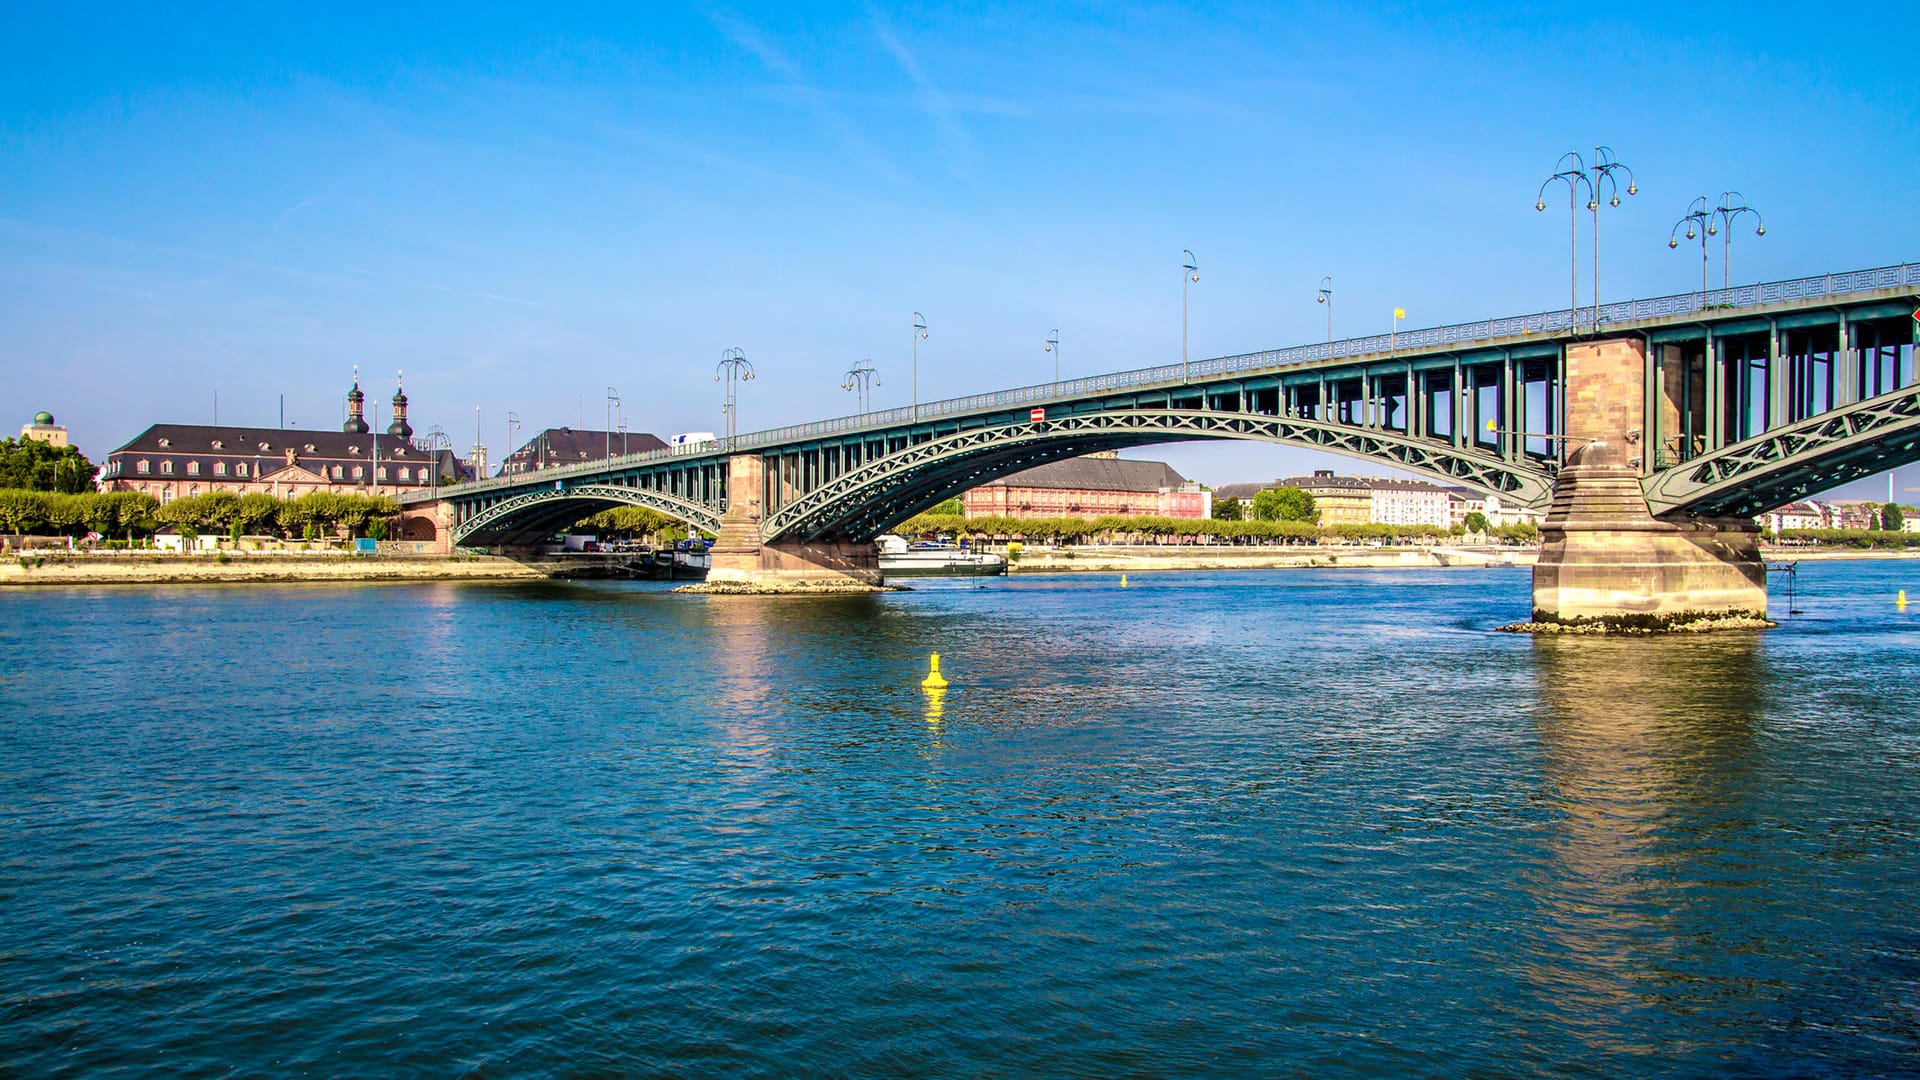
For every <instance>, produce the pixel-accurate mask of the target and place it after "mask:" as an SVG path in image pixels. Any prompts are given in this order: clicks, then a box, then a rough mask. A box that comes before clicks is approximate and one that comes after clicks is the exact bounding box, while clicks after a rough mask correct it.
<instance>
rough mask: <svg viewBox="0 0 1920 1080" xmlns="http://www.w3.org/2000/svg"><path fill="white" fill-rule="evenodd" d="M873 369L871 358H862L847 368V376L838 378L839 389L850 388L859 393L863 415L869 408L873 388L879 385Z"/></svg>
mask: <svg viewBox="0 0 1920 1080" xmlns="http://www.w3.org/2000/svg"><path fill="white" fill-rule="evenodd" d="M874 370H875V369H874V366H873V361H872V360H862V361H860V362H859V363H857V364H855V365H853V366H852V367H850V368H848V369H847V377H846V378H844V379H841V380H840V389H842V390H852V391H854V392H855V393H857V394H859V396H860V412H861V414H862V415H865V414H866V413H867V411H868V409H869V408H870V406H869V402H870V400H871V397H872V393H873V388H874V387H876V386H879V385H880V380H879V379H876V378H874V377H873V373H874Z"/></svg>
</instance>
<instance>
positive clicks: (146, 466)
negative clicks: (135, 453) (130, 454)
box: [133, 458, 153, 476]
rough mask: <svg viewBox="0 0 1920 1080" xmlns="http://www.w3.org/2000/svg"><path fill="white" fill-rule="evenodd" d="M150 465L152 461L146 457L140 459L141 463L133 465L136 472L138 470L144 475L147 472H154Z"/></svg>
mask: <svg viewBox="0 0 1920 1080" xmlns="http://www.w3.org/2000/svg"><path fill="white" fill-rule="evenodd" d="M150 465H151V462H149V461H147V459H146V458H141V459H140V463H139V464H137V465H135V466H134V467H133V471H134V472H137V473H140V474H141V475H143V476H144V475H145V474H147V473H149V472H152V471H153V470H152V469H151V468H150V467H149V466H150Z"/></svg>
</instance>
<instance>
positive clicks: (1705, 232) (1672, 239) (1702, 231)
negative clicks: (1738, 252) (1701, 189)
mask: <svg viewBox="0 0 1920 1080" xmlns="http://www.w3.org/2000/svg"><path fill="white" fill-rule="evenodd" d="M1713 216H1714V215H1713V211H1712V210H1710V209H1708V207H1707V197H1706V196H1705V195H1696V196H1694V198H1693V202H1691V203H1689V204H1688V205H1687V212H1686V213H1685V214H1683V215H1681V217H1680V220H1679V221H1676V222H1674V223H1673V229H1672V231H1670V232H1669V233H1667V247H1669V248H1677V247H1679V246H1680V239H1679V232H1680V226H1682V225H1685V226H1686V227H1687V239H1689V240H1692V239H1694V238H1696V237H1698V238H1699V240H1700V306H1701V307H1706V306H1707V237H1709V236H1712V235H1713V234H1714V233H1716V232H1718V231H1719V229H1720V226H1719V225H1718V224H1716V223H1715V222H1714V220H1713Z"/></svg>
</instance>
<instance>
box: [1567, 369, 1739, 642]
mask: <svg viewBox="0 0 1920 1080" xmlns="http://www.w3.org/2000/svg"><path fill="white" fill-rule="evenodd" d="M1646 372H1647V363H1646V351H1645V347H1644V346H1643V344H1642V343H1641V342H1640V341H1638V340H1634V339H1622V338H1616V339H1612V340H1605V341H1594V342H1586V343H1581V344H1575V345H1569V346H1568V348H1567V359H1566V395H1567V396H1566V402H1567V435H1568V442H1567V446H1568V449H1569V453H1568V454H1567V457H1566V465H1565V467H1564V468H1563V469H1562V470H1561V472H1560V476H1559V478H1558V480H1557V481H1556V482H1555V484H1554V491H1553V505H1552V508H1551V509H1550V510H1549V511H1548V512H1547V519H1546V523H1545V525H1544V527H1543V529H1542V532H1543V533H1544V538H1545V544H1544V546H1543V547H1542V548H1541V551H1540V560H1539V562H1538V563H1537V564H1536V565H1535V566H1534V570H1533V609H1534V611H1533V617H1534V621H1535V622H1561V623H1565V622H1581V621H1599V622H1614V623H1622V624H1640V625H1648V626H1655V627H1658V626H1663V625H1668V624H1671V623H1675V622H1686V621H1691V620H1694V619H1701V618H1719V617H1730V616H1745V617H1750V618H1763V617H1765V615H1766V610H1767V571H1766V564H1765V563H1764V562H1763V561H1762V560H1761V558H1760V546H1759V530H1758V529H1757V528H1756V527H1755V526H1754V525H1753V524H1752V523H1751V522H1746V521H1688V522H1685V523H1674V522H1667V521H1662V520H1660V519H1658V518H1655V517H1654V516H1653V515H1652V513H1650V512H1649V511H1648V509H1647V501H1646V496H1645V494H1644V492H1643V491H1642V489H1641V486H1640V476H1641V473H1642V471H1643V470H1642V462H1641V460H1640V458H1641V456H1642V455H1644V454H1646V453H1648V452H1650V447H1648V445H1647V442H1646V438H1645V436H1646V434H1647V431H1646V425H1645V422H1644V419H1645V418H1644V417H1643V415H1642V414H1643V413H1644V412H1645V409H1646V401H1647V374H1646ZM1630 436H1631V438H1630Z"/></svg>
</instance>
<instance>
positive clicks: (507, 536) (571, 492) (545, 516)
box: [453, 484, 720, 547]
mask: <svg viewBox="0 0 1920 1080" xmlns="http://www.w3.org/2000/svg"><path fill="white" fill-rule="evenodd" d="M616 506H641V507H645V508H647V509H649V510H656V511H658V512H660V513H662V514H665V515H666V516H668V517H670V518H674V519H675V520H678V521H684V522H686V523H687V524H689V525H692V526H694V527H696V528H699V529H704V530H706V531H707V532H718V531H720V512H719V511H718V510H717V509H715V508H714V507H711V506H707V505H705V504H703V503H697V502H692V501H690V500H687V499H682V498H680V497H678V496H675V495H669V494H666V493H665V492H660V491H651V490H648V489H646V488H632V487H622V486H620V485H617V484H576V485H573V486H564V485H562V486H556V487H551V488H540V489H538V490H534V491H528V492H523V493H521V494H518V495H514V496H512V497H510V498H507V499H503V500H501V501H500V502H497V503H494V504H493V505H491V506H488V507H486V508H485V509H483V510H481V511H480V512H479V513H477V514H475V515H473V516H472V517H470V518H468V519H467V520H465V521H463V522H461V523H460V524H458V525H456V526H454V528H453V542H454V544H456V545H459V546H466V547H494V546H499V545H514V544H535V543H539V542H540V541H542V540H545V539H546V538H547V537H549V536H551V535H553V533H554V530H556V529H559V528H562V527H564V526H566V525H570V524H572V523H573V522H576V521H579V520H580V519H581V518H584V517H589V516H591V515H593V514H597V513H599V512H600V511H602V510H608V509H611V508H613V507H616Z"/></svg>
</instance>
